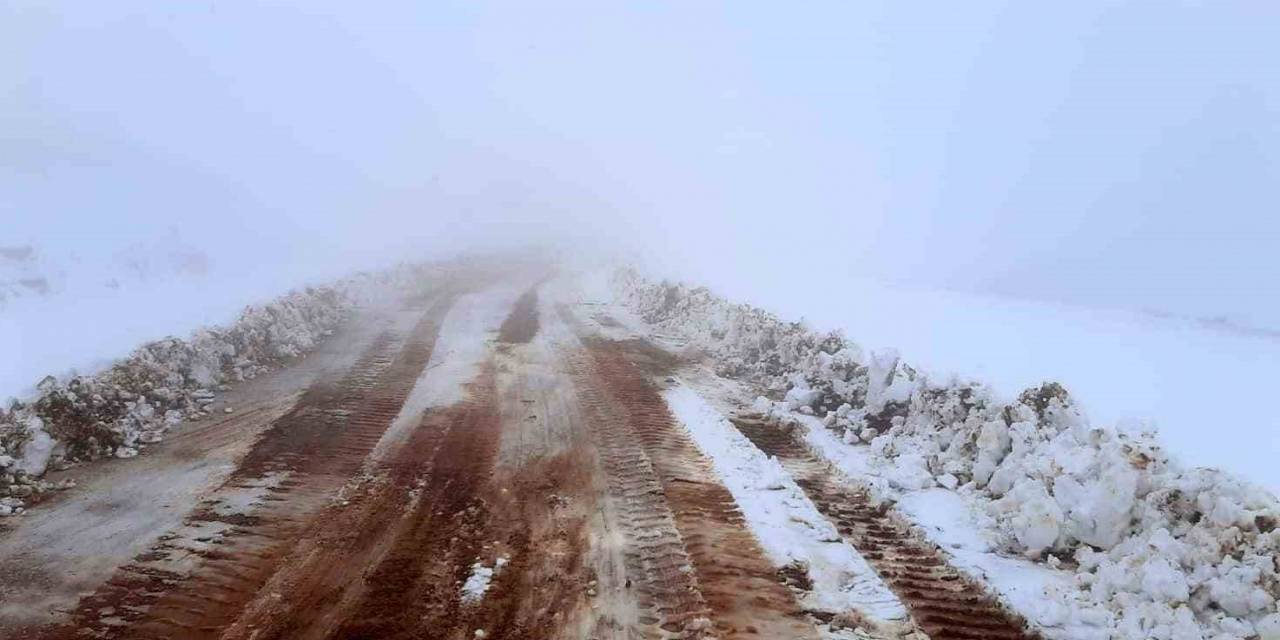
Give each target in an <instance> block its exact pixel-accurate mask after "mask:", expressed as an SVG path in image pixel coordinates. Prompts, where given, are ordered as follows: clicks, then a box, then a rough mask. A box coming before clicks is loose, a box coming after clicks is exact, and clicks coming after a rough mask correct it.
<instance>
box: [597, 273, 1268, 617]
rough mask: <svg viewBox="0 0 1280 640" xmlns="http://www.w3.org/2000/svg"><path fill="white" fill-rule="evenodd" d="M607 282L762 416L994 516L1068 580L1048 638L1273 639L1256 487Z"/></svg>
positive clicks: (703, 297) (839, 342)
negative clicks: (818, 431) (791, 415)
mask: <svg viewBox="0 0 1280 640" xmlns="http://www.w3.org/2000/svg"><path fill="white" fill-rule="evenodd" d="M613 284H614V288H615V291H616V292H617V294H618V297H619V299H620V301H621V302H623V303H624V304H626V305H627V306H628V307H629V308H630V309H631V310H633V311H635V312H636V313H637V314H639V315H640V316H641V318H643V319H644V320H645V321H646V322H648V323H649V324H650V325H652V326H654V327H655V328H658V329H660V330H662V331H663V332H667V333H671V334H675V335H678V336H680V337H682V338H684V339H687V340H689V341H690V346H691V347H693V348H696V349H699V350H701V351H703V352H705V353H706V354H707V355H708V356H709V357H710V358H711V359H712V360H713V362H714V363H715V364H716V367H717V369H718V370H719V372H720V373H721V374H722V375H726V376H731V377H737V378H741V379H746V380H750V381H752V382H754V383H757V384H759V385H760V386H762V387H764V388H765V389H767V390H768V391H769V392H770V394H771V395H773V396H774V399H775V400H779V401H781V404H780V405H779V404H775V403H771V402H768V401H765V402H763V403H761V404H760V407H759V408H760V409H762V410H764V411H766V412H769V411H774V410H775V409H786V410H792V411H798V412H800V413H806V414H809V413H812V414H815V415H816V416H817V417H819V418H821V419H822V421H823V424H825V425H826V426H827V428H828V429H831V430H833V431H835V432H836V433H838V434H839V436H840V437H841V438H842V439H843V441H844V442H845V443H847V444H849V445H865V446H867V447H869V450H870V452H871V454H872V455H871V456H870V457H871V460H872V464H874V465H875V466H876V467H877V468H878V469H879V470H880V471H882V473H880V477H881V478H886V479H887V483H888V484H889V485H891V486H890V487H885V489H886V490H887V489H892V490H896V491H912V490H920V489H926V488H932V487H937V486H942V487H945V488H946V489H952V490H955V491H957V492H959V493H961V494H964V495H966V496H968V497H970V498H972V499H974V500H976V501H978V502H979V503H980V504H981V505H982V507H983V508H985V509H986V510H987V511H988V512H989V513H990V515H991V516H993V517H992V518H991V519H990V522H992V523H996V524H992V525H991V526H992V527H994V528H995V530H994V531H992V532H991V533H993V534H994V535H996V536H997V538H998V540H999V541H1000V545H1001V547H1002V548H1003V550H1004V551H1005V552H1007V553H1011V554H1019V555H1022V556H1025V557H1028V558H1031V559H1033V560H1035V561H1037V562H1040V563H1043V564H1044V565H1045V566H1047V567H1051V568H1055V569H1059V570H1062V571H1067V572H1074V579H1075V582H1076V584H1077V585H1078V587H1079V593H1078V594H1076V596H1077V597H1076V600H1077V602H1076V603H1075V606H1072V607H1071V610H1070V611H1069V612H1068V614H1067V615H1070V616H1072V617H1073V618H1074V619H1073V620H1072V621H1071V624H1066V623H1063V624H1061V625H1052V626H1048V627H1046V628H1045V632H1046V633H1048V634H1049V635H1052V636H1056V637H1063V638H1109V637H1116V636H1115V635H1112V634H1113V633H1118V634H1119V637H1124V638H1158V639H1173V640H1187V639H1194V638H1213V639H1215V640H1227V639H1231V638H1235V639H1241V640H1243V639H1247V638H1255V637H1260V638H1263V639H1264V640H1280V614H1277V608H1276V601H1277V598H1280V566H1277V562H1278V560H1277V555H1278V554H1280V528H1278V525H1280V502H1278V501H1277V499H1276V497H1275V496H1274V495H1272V494H1271V493H1269V492H1267V491H1265V490H1263V489H1261V488H1260V487H1257V486H1254V485H1251V484H1249V483H1246V482H1244V481H1241V480H1239V479H1237V478H1234V477H1232V476H1231V475H1229V474H1227V473H1224V472H1222V471H1218V470H1213V469H1189V468H1184V467H1182V466H1180V465H1179V464H1178V463H1177V461H1175V460H1172V459H1170V457H1169V456H1168V455H1167V454H1166V453H1165V452H1164V451H1163V450H1162V449H1161V448H1160V446H1159V443H1158V441H1157V440H1156V437H1155V434H1153V433H1150V432H1134V431H1128V430H1125V429H1121V428H1117V427H1113V426H1105V425H1094V424H1090V423H1089V421H1088V420H1087V419H1086V418H1085V417H1084V416H1083V414H1082V412H1081V411H1079V410H1078V408H1077V407H1076V406H1075V405H1074V403H1073V401H1072V398H1071V397H1070V395H1069V394H1068V393H1067V391H1066V390H1065V389H1064V388H1063V387H1062V386H1060V385H1058V384H1056V383H1046V384H1044V385H1042V386H1040V387H1039V388H1033V389H1028V390H1027V391H1025V392H1023V393H1022V394H1021V396H1019V398H1018V399H1016V400H1014V401H1012V402H1004V401H1001V400H999V399H998V398H997V397H996V395H995V394H994V393H993V392H992V390H991V389H990V388H989V387H987V386H985V385H983V384H981V383H979V382H974V381H969V380H960V379H954V378H953V379H948V380H931V379H929V378H928V377H927V376H925V375H923V374H921V373H919V372H917V371H916V370H914V369H912V368H911V367H910V366H908V365H906V364H905V363H903V362H901V361H900V360H899V358H898V356H897V355H896V354H895V353H892V352H885V353H874V354H866V353H864V352H863V351H862V349H860V348H859V347H858V346H857V345H856V344H854V343H852V342H850V341H849V340H847V339H845V338H844V337H843V336H842V335H840V334H838V333H832V334H825V335H819V334H816V333H814V332H812V331H809V330H807V329H806V328H805V327H804V326H802V325H801V324H799V323H788V322H783V321H782V320H779V319H778V318H777V317H775V316H773V315H771V314H769V313H767V312H764V311H761V310H759V309H756V308H753V307H750V306H747V305H735V304H731V303H729V302H727V301H725V300H723V299H721V298H718V297H716V296H715V295H713V294H711V293H710V292H709V291H707V290H706V289H702V288H697V289H694V288H688V287H685V286H683V285H676V284H669V283H653V282H649V281H646V280H645V279H644V278H642V277H641V276H640V275H639V274H638V273H636V272H634V271H630V270H623V271H619V272H618V273H617V274H615V277H614V280H613ZM1211 432H1212V428H1211V426H1210V425H1206V433H1207V435H1210V437H1211ZM1241 446H1248V443H1241ZM886 493H887V491H886ZM1046 606H1055V603H1051V602H1049V603H1046ZM1056 606H1058V607H1059V608H1060V607H1061V605H1060V604H1056ZM1022 613H1024V615H1027V616H1028V618H1030V619H1032V620H1041V621H1043V620H1046V618H1048V617H1051V616H1046V615H1044V612H1025V611H1024V612H1022ZM1042 624H1043V623H1042ZM1068 629H1069V630H1068ZM1094 630H1096V633H1095V632H1094Z"/></svg>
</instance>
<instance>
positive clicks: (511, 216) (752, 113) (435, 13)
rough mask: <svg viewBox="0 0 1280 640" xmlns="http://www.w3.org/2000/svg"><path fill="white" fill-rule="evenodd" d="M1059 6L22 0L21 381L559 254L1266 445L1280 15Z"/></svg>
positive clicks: (8, 379) (17, 132) (8, 321)
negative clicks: (402, 267)
mask: <svg viewBox="0 0 1280 640" xmlns="http://www.w3.org/2000/svg"><path fill="white" fill-rule="evenodd" d="M1056 4H1057V5H1060V6H1047V5H1046V3H991V2H970V3H961V4H954V5H947V4H940V3H928V4H923V3H921V4H915V3H901V2H883V3H877V2H866V3H840V2H832V3H806V4H804V5H792V6H783V5H778V4H776V3H745V2H726V3H696V4H694V3H627V4H622V3H599V2H582V3H537V4H536V5H535V4H534V3H514V2H512V3H450V2H414V3H375V4H370V3H336V2H335V3H324V2H311V1H308V2H296V3H287V2H272V3H249V2H234V3H231V2H204V3H168V4H159V3H149V2H148V3H142V2H139V3H130V2H113V3H82V2H67V3H56V2H48V1H41V2H21V1H18V2H15V1H9V2H4V3H0V246H15V245H27V244H30V245H32V246H33V247H35V248H36V250H37V251H38V252H39V255H40V256H41V258H40V259H41V260H42V261H44V262H42V263H41V265H42V266H41V267H40V268H41V269H43V270H44V271H46V272H48V273H52V274H53V275H54V280H55V281H56V284H58V286H59V291H60V292H61V294H60V295H55V296H53V299H49V300H43V301H38V302H31V301H26V302H23V303H22V304H19V303H17V302H11V303H10V304H9V305H8V309H0V352H2V353H0V374H3V375H0V395H6V394H9V393H17V392H19V391H20V390H21V389H23V388H25V387H26V385H29V384H31V383H32V382H34V380H31V379H30V378H31V377H32V375H34V373H33V372H34V371H37V370H38V371H41V372H43V371H46V370H50V371H61V370H64V369H66V368H68V367H77V366H78V367H84V366H89V360H90V359H91V358H101V357H112V356H115V355H119V354H120V353H122V352H123V351H125V350H127V349H128V348H129V347H130V346H132V345H133V344H135V343H136V342H138V341H141V340H143V339H147V338H150V337H157V336H158V335H164V334H165V333H171V332H176V333H182V332H184V331H186V330H188V329H189V328H191V327H193V326H195V325H197V324H199V323H201V322H210V321H218V320H222V319H226V318H228V317H229V316H230V315H232V314H233V313H234V311H235V309H236V308H238V306H240V305H242V304H243V303H245V302H248V301H250V300H253V299H261V298H263V297H267V296H270V295H273V294H274V293H278V292H279V291H281V290H283V289H285V288H287V287H288V286H290V285H293V284H297V283H300V282H304V281H308V280H312V279H316V278H323V277H329V276H332V275H334V274H337V273H340V272H342V271H345V270H348V269H351V268H354V267H362V266H370V265H376V264H380V263H385V262H387V261H390V260H394V259H398V258H402V257H414V256H422V255H446V254H450V253H454V252H457V251H461V250H464V249H472V248H489V247H498V246H510V245H517V244H523V243H527V242H554V243H560V244H561V245H563V246H569V247H582V246H590V247H603V248H621V249H623V250H627V251H630V252H631V253H632V254H633V255H640V256H643V258H644V259H645V260H646V261H647V262H649V263H651V264H652V265H654V266H656V267H657V268H659V269H663V270H665V271H666V272H669V273H674V274H676V275H680V276H682V277H684V278H687V279H691V280H695V281H701V282H708V283H711V284H713V285H715V286H716V287H717V288H718V289H719V290H721V291H724V292H725V293H729V294H732V295H734V296H737V297H740V298H744V299H749V300H753V301H756V302H760V303H762V304H766V305H769V306H771V307H772V308H776V309H778V310H779V311H783V312H785V313H787V314H789V315H806V316H807V317H809V318H810V319H811V320H813V321H815V322H817V323H819V324H825V325H827V326H841V327H845V328H847V329H849V333H850V334H851V335H852V336H853V337H855V338H860V339H862V340H864V341H865V342H868V343H869V344H870V345H871V346H884V345H897V346H899V347H900V348H902V350H903V351H904V353H905V354H906V355H907V356H908V357H909V358H911V359H913V360H916V361H923V362H926V363H931V364H935V365H937V366H939V367H940V368H943V369H953V370H958V371H964V372H968V373H977V374H981V375H984V376H987V377H989V378H991V379H993V380H994V381H996V382H997V384H999V385H1000V386H1002V387H1005V388H1008V389H1009V390H1011V391H1016V390H1017V388H1019V387H1020V386H1025V385H1026V384H1031V383H1032V382H1034V381H1035V380H1038V379H1040V378H1043V377H1048V376H1054V377H1059V376H1060V377H1063V378H1064V379H1065V380H1066V382H1067V383H1068V385H1069V386H1072V387H1073V388H1077V389H1079V390H1081V395H1082V396H1083V397H1085V399H1086V401H1088V402H1089V404H1090V406H1091V407H1093V408H1095V410H1096V411H1097V413H1099V414H1100V416H1102V417H1105V418H1106V419H1114V418H1119V417H1123V416H1126V415H1134V416H1154V417H1156V418H1158V419H1159V420H1160V422H1161V423H1162V424H1166V425H1171V432H1174V433H1173V435H1172V436H1171V437H1172V438H1177V437H1182V436H1179V435H1178V434H1184V436H1185V438H1186V439H1187V442H1186V443H1180V444H1184V445H1193V446H1183V447H1182V448H1183V449H1184V450H1192V449H1194V448H1195V446H1198V445H1197V442H1196V441H1197V440H1203V439H1204V438H1203V437H1202V434H1203V433H1204V432H1205V431H1206V430H1207V431H1211V432H1214V433H1222V432H1223V430H1224V429H1226V430H1228V431H1230V430H1231V429H1234V430H1235V431H1231V432H1232V433H1240V434H1248V435H1249V436H1250V437H1251V438H1253V441H1252V444H1255V445H1258V446H1250V447H1249V452H1251V453H1252V452H1257V451H1259V450H1260V451H1262V453H1264V454H1275V453H1276V452H1277V451H1278V450H1280V442H1278V441H1277V439H1278V438H1280V435H1277V434H1280V421H1278V420H1277V418H1276V417H1275V416H1274V414H1272V413H1268V412H1261V411H1256V410H1251V411H1250V412H1244V411H1243V409H1238V408H1239V407H1244V406H1249V407H1256V406H1260V404H1259V405H1254V404H1253V403H1255V402H1259V403H1260V402H1261V401H1263V400H1264V398H1269V397H1270V395H1272V394H1273V391H1272V389H1271V387H1272V386H1273V384H1274V380H1275V379H1276V378H1277V377H1280V375H1278V374H1280V364H1277V363H1280V347H1277V344H1278V343H1277V340H1276V339H1274V338H1267V337H1262V336H1247V335H1244V334H1238V333H1228V332H1222V331H1205V330H1203V329H1201V328H1198V327H1197V326H1195V325H1194V324H1192V323H1188V322H1184V321H1182V320H1178V319H1174V320H1167V319H1166V320H1156V319H1152V318H1149V317H1146V316H1140V315H1135V314H1133V313H1132V312H1134V311H1144V310H1145V311H1159V312H1164V313H1172V314H1175V315H1177V316H1182V317H1188V318H1196V317H1224V316H1225V317H1226V318H1228V319H1230V320H1231V322H1233V323H1234V324H1236V325H1240V326H1244V327H1253V328H1262V329H1266V328H1271V329H1276V328H1280V277H1277V276H1280V259H1277V257H1276V247H1277V246H1280V217H1278V216H1277V215H1276V212H1277V202H1280V198H1278V197H1277V196H1280V64H1277V62H1276V61H1277V60H1280V44H1278V43H1280V38H1277V37H1276V34H1277V32H1278V31H1280V5H1276V4H1274V3H1270V2H1261V1H1259V2H1248V1H1239V2H1212V3H1210V2H1131V3H1111V2H1080V3H1056ZM175 247H176V248H177V249H174V248H175ZM193 252H194V253H198V254H200V255H201V256H203V258H202V260H203V262H202V263H200V264H202V265H203V266H201V267H198V268H194V269H193V268H190V261H186V260H185V259H184V258H183V256H187V255H190V254H191V253H193ZM175 255H176V256H177V257H176V258H175V257H174V256H175ZM139 256H150V259H149V260H148V259H145V258H140V257H139ZM140 263H141V264H142V265H143V267H141V268H140V267H138V265H139V264H140ZM175 265H178V266H177V267H175ZM182 265H186V266H182ZM122 273H123V274H125V276H121V275H120V274H122ZM122 277H124V279H125V283H124V285H122V286H121V287H119V288H115V289H110V288H108V289H103V288H102V286H101V283H102V282H104V281H107V280H113V279H114V280H116V281H117V283H119V282H120V279H121V278H122ZM130 278H131V279H130ZM940 291H946V292H947V293H945V294H943V293H939V292H940ZM54 299H58V300H62V302H55V300H54ZM67 300H71V301H74V302H73V303H72V306H70V307H68V306H67V304H66V301H67ZM1032 301H1034V302H1032ZM1037 332H1040V333H1037ZM13 354H16V355H13ZM90 354H92V355H90ZM1224 407H1228V408H1229V407H1236V408H1237V409H1230V410H1228V409H1224ZM1224 412H1225V413H1224ZM1172 427H1177V428H1176V429H1174V428H1172ZM1216 440H1217V441H1219V445H1220V447H1219V449H1217V450H1215V451H1212V452H1208V453H1204V454H1203V455H1204V457H1203V458H1202V459H1203V460H1206V461H1208V462H1211V463H1215V464H1219V463H1220V464H1228V465H1230V464H1233V462H1232V461H1233V460H1234V458H1235V457H1236V456H1237V455H1238V454H1241V452H1240V447H1241V441H1240V440H1239V439H1238V438H1235V439H1231V438H1228V439H1225V443H1224V442H1221V441H1222V440H1223V439H1221V438H1219V439H1216ZM1200 444H1203V443H1200ZM1255 455H1256V454H1255ZM1277 484H1280V482H1278V483H1277Z"/></svg>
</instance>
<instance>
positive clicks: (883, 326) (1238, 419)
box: [708, 273, 1280, 491]
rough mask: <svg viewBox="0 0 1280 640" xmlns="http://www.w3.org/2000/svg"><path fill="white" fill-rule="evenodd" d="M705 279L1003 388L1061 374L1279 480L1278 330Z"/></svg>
mask: <svg viewBox="0 0 1280 640" xmlns="http://www.w3.org/2000/svg"><path fill="white" fill-rule="evenodd" d="M708 284H709V285H710V286H712V288H713V289H715V290H716V292H717V293H720V294H721V295H724V296H726V297H728V298H729V299H731V300H735V301H741V302H746V303H750V304H755V305H758V306H761V307H763V308H765V309H767V310H769V311H773V312H775V313H778V314H780V315H782V316H783V317H785V318H804V319H805V321H806V323H807V324H809V325H811V326H812V327H814V328H815V329H817V330H820V331H824V330H828V329H835V328H839V329H842V330H843V331H844V332H845V334H846V335H848V336H849V337H850V338H852V339H854V340H856V341H857V342H858V343H860V344H861V345H862V346H863V347H864V348H867V349H868V350H876V349H881V348H889V347H892V348H895V349H897V350H898V351H899V352H900V353H901V354H902V357H903V359H904V360H905V361H906V362H910V363H911V364H912V366H915V367H924V368H925V370H928V371H932V372H937V373H941V374H946V373H951V372H955V373H959V374H961V375H963V376H965V377H974V378H978V379H981V380H983V381H984V382H987V383H989V384H991V385H992V386H993V387H994V388H995V390H996V391H997V392H999V393H1001V394H1003V395H1005V396H1006V397H1012V396H1015V395H1017V394H1018V393H1019V392H1021V391H1022V390H1023V389H1025V388H1028V387H1031V386H1036V385H1039V384H1040V383H1041V382H1043V381H1045V380H1056V381H1059V382H1061V383H1063V384H1064V385H1065V386H1066V387H1067V388H1068V389H1069V390H1070V391H1071V394H1072V396H1073V397H1075V398H1076V400H1077V401H1078V403H1079V404H1080V406H1082V407H1083V409H1084V411H1085V412H1086V413H1087V414H1088V415H1089V417H1090V418H1092V420H1093V421H1094V422H1097V423H1116V422H1119V421H1130V422H1138V421H1148V420H1149V421H1151V422H1153V423H1154V424H1155V426H1156V427H1157V428H1158V429H1159V430H1160V433H1161V440H1162V441H1163V443H1164V445H1165V446H1166V447H1167V448H1168V449H1169V450H1170V451H1172V452H1173V453H1174V454H1175V455H1177V456H1178V457H1179V458H1180V459H1182V460H1183V461H1184V462H1186V463H1188V464H1191V465H1196V466H1208V467H1217V468H1222V469H1230V470H1231V471H1232V472H1234V473H1237V474H1240V475H1242V476H1244V477H1246V478H1249V479H1251V480H1253V481H1255V482H1260V483H1263V484H1265V485H1267V486H1268V487H1270V488H1271V489H1272V490H1273V491H1280V465H1277V464H1275V459H1276V457H1277V456H1280V414H1276V413H1275V412H1270V411H1259V410H1258V409H1257V407H1258V404H1257V400H1258V399H1261V398H1268V397H1270V396H1271V395H1272V394H1273V389H1272V387H1273V386H1274V381H1275V380H1276V379H1277V378H1280V340H1278V339H1275V338H1273V337H1267V336H1265V335H1261V334H1259V335H1249V334H1245V333H1239V332H1230V331H1225V330H1219V329H1212V328H1207V327H1205V326H1204V325H1203V324H1201V323H1197V322H1195V321H1192V320H1183V319H1177V318H1161V317H1156V316H1152V315H1148V314H1141V313H1136V312H1125V311H1118V310H1105V309H1088V308H1082V307H1071V306H1065V305H1053V304H1049V303H1043V302H1032V301H1019V300H1013V299H1008V298H996V297H981V296H976V295H971V294H960V293H953V292H943V291H913V290H910V289H906V288H898V287H889V286H885V285H882V284H878V283H873V282H868V281H861V280H858V279H856V278H848V277H844V276H839V277H837V276H836V274H824V273H815V274H813V276H812V278H810V279H807V280H804V281H796V280H786V281H782V280H774V279H770V278H769V277H767V276H765V277H758V278H752V279H751V280H750V281H749V282H733V281H728V280H725V281H715V282H710V283H708ZM935 377H939V376H935ZM1205 433H1212V434H1213V437H1204V436H1205Z"/></svg>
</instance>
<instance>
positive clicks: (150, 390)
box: [0, 265, 431, 516]
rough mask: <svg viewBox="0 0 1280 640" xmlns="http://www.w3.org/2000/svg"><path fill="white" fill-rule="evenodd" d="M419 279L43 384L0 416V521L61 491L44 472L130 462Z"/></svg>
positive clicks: (293, 297)
mask: <svg viewBox="0 0 1280 640" xmlns="http://www.w3.org/2000/svg"><path fill="white" fill-rule="evenodd" d="M429 270H430V268H429V267H423V266H418V265H413V266H410V265H403V266H400V267H396V268H393V269H390V270H387V271H383V272H378V273H372V274H369V273H362V274H359V275H356V276H352V277H350V278H346V279H344V280H341V281H339V282H336V283H334V284H331V285H328V286H322V287H309V288H307V289H305V290H301V291H294V292H291V293H289V294H286V295H284V296H281V297H280V298H278V299H276V300H274V301H271V302H269V303H267V304H264V305H260V306H250V307H247V308H246V309H245V310H244V312H243V313H241V315H240V317H239V319H237V320H236V321H235V322H234V323H233V324H231V325H230V326H228V327H221V328H205V329H201V330H199V331H197V332H195V333H194V334H193V335H192V336H191V337H189V338H188V339H186V340H182V339H179V338H166V339H163V340H157V341H155V342H151V343H148V344H144V345H142V346H141V347H138V348H137V349H136V350H134V352H133V353H132V354H131V355H129V356H128V357H127V358H125V359H123V360H121V361H119V362H117V363H115V364H114V365H112V366H111V367H109V368H107V369H106V370H104V371H101V372H99V373H96V374H94V375H81V376H74V377H72V378H70V379H67V380H58V379H57V378H55V377H53V376H47V377H45V378H44V379H43V380H42V381H41V382H40V383H39V385H38V386H37V393H36V396H35V397H33V398H30V399H28V400H26V401H14V402H13V403H12V404H11V405H10V406H9V407H7V408H0V516H7V515H15V514H18V513H21V512H22V511H23V509H24V508H25V506H26V503H27V502H28V501H30V500H31V499H33V498H38V497H39V495H40V494H41V493H42V492H45V491H48V490H51V489H58V488H66V486H68V485H54V484H52V483H49V482H46V481H42V480H40V479H39V478H40V477H41V476H42V475H43V474H44V473H45V471H46V469H48V468H50V467H51V466H52V467H60V466H64V465H66V464H70V463H74V462H79V461H86V460H93V459H97V458H102V457H112V456H113V457H117V458H129V457H133V456H135V455H137V454H138V450H139V449H140V448H141V447H143V446H145V445H147V444H150V443H155V442H159V441H160V440H161V439H162V437H163V435H164V433H165V431H166V430H168V429H169V428H170V427H172V426H173V425H176V424H178V423H180V422H182V421H183V420H198V419H201V418H203V417H205V416H207V415H209V412H210V411H211V408H210V405H212V403H213V401H214V399H215V397H216V396H217V392H218V391H219V390H222V389H223V388H224V387H223V385H224V384H225V383H227V382H231V381H242V380H247V379H251V378H254V377H256V376H257V375H259V374H261V373H263V372H265V371H268V370H270V369H272V368H274V367H278V366H281V365H283V364H285V363H287V362H289V361H290V360H292V359H294V358H297V357H299V356H302V355H304V354H306V353H308V352H310V351H312V350H313V349H314V348H315V347H316V346H317V345H318V344H319V342H320V341H321V340H323V339H324V338H325V337H326V336H328V335H331V334H332V333H333V331H334V329H335V328H337V326H338V325H339V324H340V323H341V322H342V321H343V320H344V319H345V318H346V317H347V316H348V314H349V312H350V311H351V310H352V309H353V307H354V306H355V305H356V304H357V303H359V302H362V301H366V302H367V301H369V300H370V299H371V298H374V297H378V296H381V295H386V294H387V293H389V292H391V291H397V290H399V291H403V290H405V289H406V288H408V287H413V286H422V283H424V282H429V281H430V280H429V278H430V277H431V274H430V273H429Z"/></svg>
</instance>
